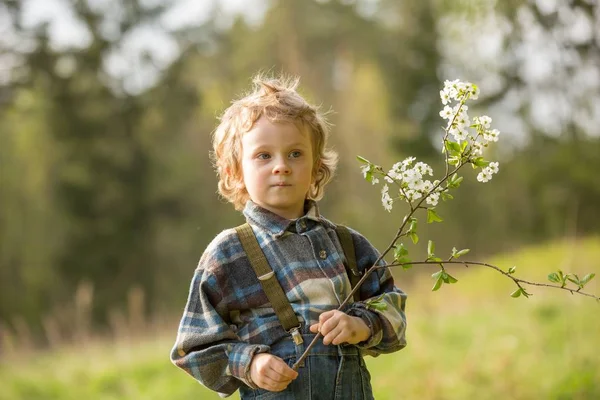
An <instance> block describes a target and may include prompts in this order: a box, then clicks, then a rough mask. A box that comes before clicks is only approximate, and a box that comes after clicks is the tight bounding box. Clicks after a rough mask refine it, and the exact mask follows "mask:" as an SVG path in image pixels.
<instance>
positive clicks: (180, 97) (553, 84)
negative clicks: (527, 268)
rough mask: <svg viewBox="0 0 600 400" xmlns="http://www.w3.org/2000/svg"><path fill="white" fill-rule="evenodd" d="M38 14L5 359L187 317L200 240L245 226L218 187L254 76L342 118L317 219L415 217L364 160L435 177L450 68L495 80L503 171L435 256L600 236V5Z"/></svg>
mask: <svg viewBox="0 0 600 400" xmlns="http://www.w3.org/2000/svg"><path fill="white" fill-rule="evenodd" d="M40 4H41V3H40V2H35V1H33V0H30V1H15V0H1V1H0V26H1V28H0V30H1V32H0V332H2V335H3V336H2V338H3V339H2V341H1V342H0V352H3V351H4V352H6V351H9V349H13V348H14V347H15V343H16V342H15V340H16V338H17V337H18V338H19V340H21V341H27V342H28V343H29V344H30V345H31V346H39V345H41V346H44V345H48V344H54V343H61V342H70V341H72V340H76V339H77V338H78V337H84V338H85V337H87V336H89V335H90V334H91V333H92V332H99V333H102V332H105V333H106V332H120V331H123V330H124V329H126V328H127V327H129V328H132V327H135V326H136V321H137V322H138V324H137V325H138V328H139V325H140V324H142V321H145V322H144V323H149V322H148V321H154V322H156V323H157V324H160V321H164V318H165V316H170V317H172V318H177V317H178V316H179V313H180V310H181V308H182V307H183V303H182V301H184V298H185V293H186V292H187V287H188V284H189V279H190V277H191V275H192V272H193V269H194V267H195V265H196V262H197V260H198V259H199V257H200V255H201V253H202V251H203V249H204V248H205V246H206V244H207V243H208V242H209V241H210V240H211V239H212V238H213V237H214V236H215V235H216V234H217V233H218V232H219V231H220V230H222V229H224V228H226V227H230V226H232V225H233V224H237V223H238V222H240V221H241V217H240V215H239V214H238V213H236V212H235V211H234V210H233V208H232V207H231V206H229V205H228V204H225V203H224V202H223V201H222V200H220V199H219V198H218V196H217V194H216V179H215V174H214V171H213V169H212V167H211V165H210V161H209V159H208V151H209V149H210V133H211V131H212V129H213V128H214V126H215V124H216V122H217V120H216V117H217V116H218V115H219V114H220V112H222V111H223V109H224V108H225V107H227V105H228V103H229V101H230V100H231V99H232V98H234V97H236V96H238V95H240V94H241V93H242V92H243V91H245V90H247V88H248V87H249V84H250V77H251V76H252V75H254V74H255V73H256V72H258V71H269V72H272V73H274V74H276V73H279V72H284V73H289V74H297V75H299V76H300V77H301V89H302V92H303V94H304V95H305V96H306V97H307V98H309V99H310V100H312V101H313V102H316V103H318V104H321V105H322V107H323V109H324V110H329V109H333V110H334V111H335V112H334V113H333V114H332V115H331V122H332V123H333V138H332V144H333V146H334V147H335V148H336V149H337V151H338V152H339V153H340V155H341V164H340V170H339V173H338V175H337V178H336V180H335V181H334V182H333V183H332V184H331V185H330V186H329V187H328V191H327V195H326V198H325V200H324V201H323V202H322V207H321V208H322V211H323V213H324V214H325V215H326V216H327V217H328V218H330V219H332V220H334V221H338V222H342V223H346V224H350V225H351V226H353V227H355V228H357V229H359V230H360V231H362V232H363V233H365V234H366V235H367V236H368V237H369V238H370V239H371V240H372V242H373V243H374V244H375V245H376V246H378V247H383V246H384V245H385V244H387V241H388V240H389V238H390V235H391V234H392V233H393V232H395V229H396V228H397V226H398V225H399V222H400V221H399V220H397V219H398V218H400V217H399V216H401V215H403V213H402V212H401V211H397V212H396V213H394V214H392V217H390V215H388V214H387V213H386V212H385V211H384V210H383V209H382V208H381V207H380V206H379V200H378V198H379V193H377V191H376V190H374V189H371V188H370V185H369V184H368V183H366V182H364V181H363V180H362V177H361V175H360V173H359V171H358V166H357V165H356V161H355V155H356V154H360V155H362V156H364V157H366V158H368V159H370V160H373V161H375V162H377V163H380V164H382V165H384V166H388V167H389V166H391V164H392V163H393V162H395V161H397V160H398V159H401V158H404V157H406V156H408V155H416V156H418V157H420V158H422V159H423V160H424V161H426V162H428V163H430V164H431V165H433V166H435V165H438V167H439V166H440V165H441V160H442V159H441V157H440V153H439V143H440V140H439V139H440V137H441V134H442V130H441V128H440V127H441V119H440V118H439V116H438V111H439V109H440V103H439V96H438V91H439V90H440V88H441V86H442V82H443V80H444V79H454V78H461V79H464V80H470V81H472V82H475V83H477V84H478V85H479V86H480V88H481V92H482V97H483V99H482V101H481V102H479V104H480V107H481V110H485V113H487V114H489V115H490V116H491V117H492V118H494V120H495V123H494V125H495V126H497V127H498V128H499V129H500V130H501V131H502V137H501V138H502V140H501V145H500V147H499V149H498V150H497V154H493V155H492V156H491V157H490V158H492V159H498V160H499V161H501V167H500V173H499V174H498V175H497V176H496V177H495V178H494V180H493V181H492V182H491V183H490V184H486V185H481V184H477V183H476V182H475V179H471V182H467V181H468V179H467V180H465V184H464V185H463V186H462V187H461V189H460V193H458V192H457V196H455V200H453V201H452V202H449V203H446V204H443V205H442V206H441V207H439V209H438V210H439V212H440V214H441V215H442V216H444V217H445V222H444V224H442V225H443V228H439V226H442V225H438V227H433V228H429V229H430V230H429V231H428V232H427V234H428V235H429V236H430V237H431V238H432V239H434V240H435V241H436V244H437V247H438V249H439V250H438V251H439V252H440V253H442V252H443V251H444V249H446V250H449V249H450V248H451V247H452V246H456V247H458V248H464V247H470V248H471V249H472V254H473V257H478V256H485V255H489V254H492V253H498V252H504V251H510V250H513V249H517V248H519V247H521V246H524V245H528V244H536V243H541V242H545V241H548V240H552V239H557V238H562V237H568V238H576V237H579V236H587V235H592V234H597V233H599V229H600V228H599V225H598V224H597V221H598V219H599V218H600V183H599V181H598V178H597V171H598V170H599V169H600V157H598V154H600V131H599V130H598V126H600V125H599V124H598V122H600V121H599V120H600V106H599V105H600V99H599V98H598V97H599V95H600V90H598V89H599V88H600V73H599V72H598V71H599V69H598V65H599V62H600V59H599V58H600V49H599V47H598V43H600V30H599V28H598V27H599V26H600V24H599V22H600V21H599V18H600V17H599V15H600V10H599V9H598V6H597V4H596V2H594V1H587V0H569V1H563V2H550V1H533V0H531V1H528V0H511V1H502V2H496V1H492V0H480V1H477V0H471V1H461V2H454V1H445V0H425V1H424V0H403V1H391V0H351V1H341V0H329V1H323V0H320V1H312V0H311V1H302V2H287V1H282V0H279V1H278V0H272V1H258V0H257V1H252V2H248V3H247V5H246V6H245V7H246V8H245V13H237V12H231V11H230V10H229V11H228V8H227V7H226V6H225V5H226V4H227V3H226V2H221V3H220V2H216V1H215V2H205V11H206V15H205V17H204V18H201V19H198V21H196V22H194V23H185V21H183V22H182V21H180V23H175V22H173V21H174V20H176V19H175V18H174V17H172V16H173V13H174V10H176V9H177V8H178V7H179V8H181V7H184V8H185V7H186V5H185V3H184V2H183V0H162V1H158V0H157V1H140V0H120V1H119V0H102V1H100V0H97V1H93V0H69V1H61V2H57V3H56V4H57V6H56V10H57V11H56V12H54V13H50V14H52V15H54V14H57V15H59V14H61V13H62V14H63V15H67V16H69V18H70V19H69V21H71V22H70V23H71V24H72V25H73V26H74V27H75V28H77V29H75V28H73V29H74V31H73V33H72V35H71V37H72V38H74V39H73V40H72V41H70V42H69V41H66V42H65V41H62V42H61V41H60V40H58V36H59V35H58V34H57V33H56V32H57V26H58V25H57V24H59V23H57V22H55V21H54V20H53V19H52V18H51V15H50V14H49V15H48V16H46V15H42V16H39V15H38V17H37V19H35V18H33V17H32V16H31V15H33V14H34V13H35V10H36V7H40ZM58 5H60V7H58ZM38 11H39V10H38ZM39 13H40V12H38V14H39ZM72 21H75V22H72ZM59 25H60V24H59ZM67 25H68V24H67ZM148 35H150V36H148ZM152 35H154V36H152ZM148 37H150V39H148ZM144 38H145V39H144ZM75 39H76V40H75ZM136 43H137V44H136ZM148 43H150V44H148ZM436 163H437V164H436ZM473 178H474V177H473ZM394 215H395V216H396V217H395V218H394V217H393V216H394ZM434 228H437V229H434ZM423 233H425V232H423ZM584 267H585V266H582V268H584ZM582 272H583V271H582ZM586 272H592V271H586ZM418 276H419V275H418V273H417V274H416V275H412V274H409V275H406V276H404V275H401V274H397V277H398V281H399V285H400V286H401V287H403V288H406V287H411V286H410V285H411V282H412V281H417V280H418V279H419V278H418ZM542 279H543V277H542ZM506 301H509V300H506ZM136 318H137V319H136ZM169 327H170V328H172V325H169ZM11 343H12V344H11ZM565 379H567V378H565Z"/></svg>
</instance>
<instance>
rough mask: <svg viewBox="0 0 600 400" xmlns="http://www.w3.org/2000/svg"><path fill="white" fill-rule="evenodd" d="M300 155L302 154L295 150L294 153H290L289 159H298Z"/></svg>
mask: <svg viewBox="0 0 600 400" xmlns="http://www.w3.org/2000/svg"><path fill="white" fill-rule="evenodd" d="M301 155H302V152H300V151H298V150H296V151H292V152H291V153H290V158H298V157H300V156H301Z"/></svg>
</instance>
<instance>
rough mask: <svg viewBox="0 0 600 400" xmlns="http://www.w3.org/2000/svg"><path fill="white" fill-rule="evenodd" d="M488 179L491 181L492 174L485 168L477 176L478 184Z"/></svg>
mask: <svg viewBox="0 0 600 400" xmlns="http://www.w3.org/2000/svg"><path fill="white" fill-rule="evenodd" d="M490 179H492V174H491V173H490V171H488V169H487V168H484V169H483V170H482V171H481V172H480V173H479V174H477V180H478V181H479V182H483V183H485V182H487V181H489V180H490Z"/></svg>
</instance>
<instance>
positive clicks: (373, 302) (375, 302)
mask: <svg viewBox="0 0 600 400" xmlns="http://www.w3.org/2000/svg"><path fill="white" fill-rule="evenodd" d="M383 297H384V295H383V294H382V295H380V296H377V297H375V298H371V299H369V300H367V301H365V305H366V306H367V308H368V309H372V310H378V311H385V310H387V303H386V302H384V301H383Z"/></svg>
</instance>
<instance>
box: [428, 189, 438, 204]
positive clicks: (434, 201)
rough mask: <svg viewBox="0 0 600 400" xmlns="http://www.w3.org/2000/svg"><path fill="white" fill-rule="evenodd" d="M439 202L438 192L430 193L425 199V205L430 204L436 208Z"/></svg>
mask: <svg viewBox="0 0 600 400" xmlns="http://www.w3.org/2000/svg"><path fill="white" fill-rule="evenodd" d="M439 200H440V194H439V193H438V192H435V193H431V194H430V195H429V196H427V199H425V201H426V202H427V204H430V205H432V206H437V204H438V201H439Z"/></svg>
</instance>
